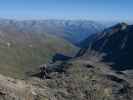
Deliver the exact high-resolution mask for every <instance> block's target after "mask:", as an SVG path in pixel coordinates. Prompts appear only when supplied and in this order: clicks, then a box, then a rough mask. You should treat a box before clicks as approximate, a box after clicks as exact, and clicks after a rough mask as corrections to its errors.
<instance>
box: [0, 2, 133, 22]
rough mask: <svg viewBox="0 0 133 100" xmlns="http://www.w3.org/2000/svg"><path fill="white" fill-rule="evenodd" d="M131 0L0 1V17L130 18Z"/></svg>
mask: <svg viewBox="0 0 133 100" xmlns="http://www.w3.org/2000/svg"><path fill="white" fill-rule="evenodd" d="M132 12H133V0H0V18H10V19H20V20H21V19H22V20H23V19H87V20H99V21H115V20H117V21H124V20H128V21H133V13H132Z"/></svg>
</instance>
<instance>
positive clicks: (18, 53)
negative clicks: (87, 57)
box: [0, 35, 76, 78]
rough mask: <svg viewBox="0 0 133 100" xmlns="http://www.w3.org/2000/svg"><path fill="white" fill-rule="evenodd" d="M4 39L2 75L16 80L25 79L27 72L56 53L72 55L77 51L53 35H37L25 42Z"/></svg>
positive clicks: (0, 47) (0, 61) (0, 48)
mask: <svg viewBox="0 0 133 100" xmlns="http://www.w3.org/2000/svg"><path fill="white" fill-rule="evenodd" d="M2 39H3V41H1V43H0V73H2V74H4V75H7V76H12V77H15V78H24V76H25V73H26V72H28V71H32V70H36V69H37V68H38V66H39V65H40V64H44V63H47V62H48V61H50V60H51V58H52V56H53V55H54V54H55V53H56V52H60V53H63V54H66V55H69V54H70V55H71V54H73V53H74V52H75V51H76V47H74V46H73V45H71V44H70V43H69V42H67V41H65V40H63V39H60V38H57V37H56V36H51V35H46V36H45V37H43V36H41V35H37V36H36V37H35V38H32V39H29V40H27V41H23V42H22V41H21V37H18V38H15V39H17V40H15V39H8V40H7V38H1V40H2ZM19 40H20V41H19Z"/></svg>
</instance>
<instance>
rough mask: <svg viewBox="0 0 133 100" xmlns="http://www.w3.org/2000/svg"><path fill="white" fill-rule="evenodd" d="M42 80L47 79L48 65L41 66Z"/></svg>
mask: <svg viewBox="0 0 133 100" xmlns="http://www.w3.org/2000/svg"><path fill="white" fill-rule="evenodd" d="M40 78H41V79H46V78H47V65H46V64H43V65H41V66H40Z"/></svg>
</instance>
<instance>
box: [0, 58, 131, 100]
mask: <svg viewBox="0 0 133 100" xmlns="http://www.w3.org/2000/svg"><path fill="white" fill-rule="evenodd" d="M53 67H57V68H56V70H52V71H51V72H49V74H48V75H49V79H46V80H40V79H39V78H37V77H29V78H28V79H27V80H25V81H24V80H17V79H12V78H9V77H5V76H2V75H0V100H132V98H133V84H132V82H133V80H132V79H131V75H128V74H126V72H115V71H113V70H111V69H110V66H109V65H108V64H106V63H103V62H101V61H100V60H99V58H95V57H94V58H93V57H91V59H90V60H85V59H82V60H81V59H75V60H71V61H69V62H61V63H58V64H55V65H54V66H52V68H53Z"/></svg>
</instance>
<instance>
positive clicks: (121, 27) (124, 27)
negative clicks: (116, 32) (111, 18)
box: [113, 22, 128, 30]
mask: <svg viewBox="0 0 133 100" xmlns="http://www.w3.org/2000/svg"><path fill="white" fill-rule="evenodd" d="M127 26H128V24H127V23H125V22H122V23H118V24H117V25H115V26H113V28H119V29H120V30H124V29H126V28H127Z"/></svg>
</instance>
